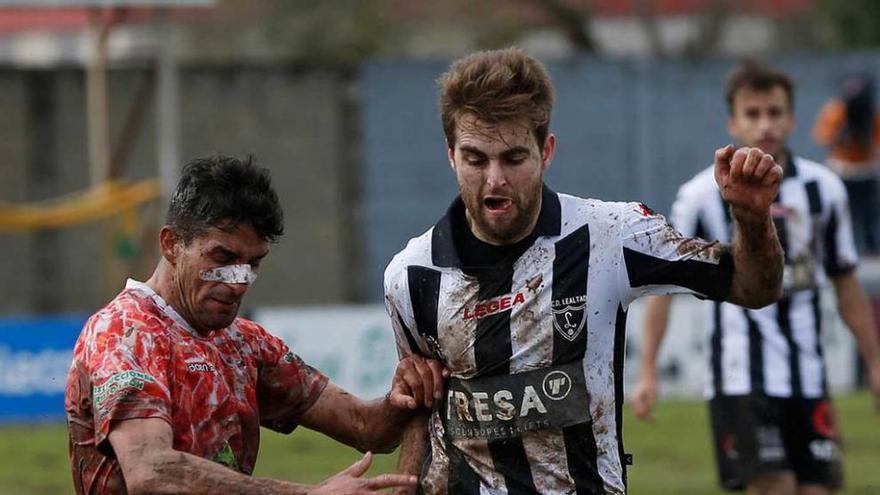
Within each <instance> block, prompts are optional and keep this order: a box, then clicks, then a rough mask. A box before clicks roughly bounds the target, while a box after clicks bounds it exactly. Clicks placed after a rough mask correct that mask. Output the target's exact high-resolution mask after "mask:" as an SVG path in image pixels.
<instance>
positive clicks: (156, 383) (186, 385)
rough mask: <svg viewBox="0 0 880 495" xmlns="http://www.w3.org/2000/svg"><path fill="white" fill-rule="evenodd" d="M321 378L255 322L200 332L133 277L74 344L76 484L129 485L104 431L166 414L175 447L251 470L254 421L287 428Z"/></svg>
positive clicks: (71, 383)
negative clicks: (127, 420) (120, 424)
mask: <svg viewBox="0 0 880 495" xmlns="http://www.w3.org/2000/svg"><path fill="white" fill-rule="evenodd" d="M327 381H328V380H327V377H325V376H324V375H323V374H321V373H320V372H318V371H317V370H315V369H314V368H312V367H310V366H308V365H307V364H305V363H304V362H303V361H302V360H301V359H300V358H299V357H298V356H297V355H295V354H294V353H293V352H291V351H290V349H288V347H287V346H286V345H285V344H284V342H282V341H281V340H280V339H278V338H277V337H275V336H273V335H270V334H269V333H268V332H266V330H264V329H263V328H262V327H260V326H259V325H257V324H256V323H254V322H251V321H248V320H245V319H242V318H238V319H236V320H235V321H234V322H233V323H232V325H230V326H229V327H227V328H224V329H222V330H216V331H214V332H211V333H210V334H209V335H206V336H203V335H200V334H198V333H197V332H196V331H195V330H193V329H192V327H190V326H189V325H188V324H187V323H186V321H184V320H183V319H182V318H181V317H180V316H179V315H178V314H177V313H176V312H175V311H174V309H172V308H171V307H170V306H169V305H168V304H167V303H166V302H165V301H164V300H163V299H162V298H161V297H160V296H159V295H158V294H156V293H155V292H153V290H152V289H150V288H149V287H148V286H147V285H145V284H143V283H140V282H135V281H132V280H130V281H129V282H128V284H127V285H126V288H125V290H124V291H123V292H122V293H120V294H119V295H118V296H116V298H115V299H114V300H113V301H111V302H110V303H109V304H108V305H107V306H105V307H104V308H103V309H102V310H100V311H99V312H97V313H96V314H95V315H93V316H92V317H91V318H90V319H89V320H88V321H87V322H86V325H85V327H84V328H83V331H82V333H81V334H80V336H79V339H78V340H77V343H76V347H75V348H74V357H73V364H72V365H71V368H70V373H69V375H68V380H67V390H66V393H65V408H66V411H67V423H68V435H69V450H70V461H71V468H72V469H73V479H74V486H75V489H76V493H77V494H78V495H84V494H91V493H100V494H124V493H126V489H125V482H124V480H123V477H122V473H121V471H120V467H119V464H118V462H117V461H116V458H115V456H114V454H113V450H112V447H111V445H110V442H109V441H108V438H107V437H108V435H109V433H110V430H111V428H112V427H113V424H114V422H116V421H121V420H126V419H131V418H159V419H162V420H164V421H166V422H167V423H168V424H169V425H171V427H172V430H173V434H174V449H176V450H180V451H183V452H188V453H190V454H194V455H197V456H199V457H203V458H206V459H210V460H213V461H215V462H218V463H220V464H223V465H225V466H228V467H229V468H231V469H235V470H237V471H239V472H242V473H245V474H250V473H251V472H252V471H253V469H254V464H255V462H256V458H257V451H258V449H259V440H260V426H261V425H262V426H265V427H267V428H270V429H272V430H275V431H279V432H283V433H289V432H291V431H293V429H294V428H295V427H296V423H297V418H298V417H299V415H301V414H302V413H303V412H305V411H306V410H307V409H308V408H309V407H310V406H311V405H312V404H313V403H314V402H315V401H316V400H317V398H318V396H319V395H320V394H321V392H322V391H323V390H324V387H325V386H326V384H327Z"/></svg>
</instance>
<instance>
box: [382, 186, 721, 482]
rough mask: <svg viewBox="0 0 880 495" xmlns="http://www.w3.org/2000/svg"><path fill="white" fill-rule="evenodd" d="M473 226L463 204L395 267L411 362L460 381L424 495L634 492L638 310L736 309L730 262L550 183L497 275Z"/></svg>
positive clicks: (443, 420) (449, 395)
mask: <svg viewBox="0 0 880 495" xmlns="http://www.w3.org/2000/svg"><path fill="white" fill-rule="evenodd" d="M464 222H466V221H465V220H464V205H463V203H462V202H461V199H460V198H459V199H457V200H456V201H455V202H454V203H453V204H452V206H451V207H450V209H449V211H448V212H447V214H446V216H444V218H443V219H442V220H440V222H438V223H437V224H436V225H435V226H434V227H432V228H431V229H430V230H428V231H427V232H426V233H424V234H423V235H421V236H419V237H416V238H414V239H412V240H410V241H409V243H408V244H407V246H406V248H405V249H404V250H403V251H401V252H400V253H398V254H397V255H396V256H395V257H394V259H393V260H392V261H391V263H390V264H389V266H388V267H387V269H386V271H385V295H386V303H387V306H388V311H389V314H390V316H391V320H392V322H393V326H394V331H395V334H396V339H397V343H398V347H399V350H400V352H401V354H409V353H411V352H415V353H418V354H421V355H424V356H430V357H434V358H437V359H439V360H440V361H442V362H443V364H444V365H445V366H447V367H448V368H449V369H450V370H451V372H452V377H451V378H450V379H449V380H448V382H447V391H446V396H445V398H444V400H443V401H442V403H441V404H440V405H439V406H437V407H435V410H434V411H433V413H432V416H431V419H430V423H429V436H430V442H429V450H430V451H429V453H428V456H427V458H426V460H425V464H424V466H423V471H422V475H421V480H420V484H421V489H422V490H423V492H424V493H427V494H447V493H449V494H520V493H530V494H533V493H542V494H550V493H553V494H559V493H571V494H603V495H604V494H607V493H612V494H622V493H625V489H626V488H625V464H626V462H625V455H624V452H623V444H622V441H621V405H622V400H623V397H622V393H623V383H622V378H623V375H622V366H623V351H624V342H625V338H624V329H625V324H626V309H627V307H628V305H629V304H630V302H632V301H633V300H634V299H635V298H637V297H639V296H641V295H645V294H651V293H674V292H690V293H695V294H697V295H699V296H700V297H705V298H711V299H723V298H724V297H726V294H727V292H728V291H729V288H730V283H731V280H732V276H733V266H732V261H731V257H730V254H729V253H728V251H727V250H725V249H723V248H721V247H720V246H718V245H717V244H715V243H705V242H703V241H700V240H692V239H687V238H685V237H682V236H681V235H680V234H679V233H677V232H675V231H674V230H673V229H672V228H671V227H670V226H669V225H668V224H667V223H666V220H665V219H664V218H663V217H662V216H659V215H656V214H654V213H653V212H652V211H651V210H650V209H648V208H647V207H645V206H644V205H641V204H639V203H609V202H602V201H597V200H589V199H581V198H577V197H573V196H569V195H565V194H557V193H555V192H553V191H551V190H549V189H548V188H546V187H545V188H544V191H543V197H542V207H541V212H540V215H539V218H538V222H537V225H536V227H535V230H534V232H533V234H532V236H531V238H530V239H529V240H527V241H526V243H525V245H523V246H522V248H521V249H516V250H514V251H511V252H510V255H509V256H507V257H505V258H503V259H500V260H499V261H498V263H495V264H493V265H492V266H466V265H465V264H464V263H463V261H462V260H463V259H472V257H468V256H464V255H463V254H466V253H462V252H460V251H459V250H460V248H461V246H462V245H463V243H462V242H460V240H459V239H457V234H456V232H457V231H459V232H460V231H461V228H460V227H459V228H456V227H455V226H456V225H462V224H463V223H464ZM464 225H466V224H464ZM466 229H467V227H465V230H466ZM467 232H468V233H469V231H467ZM471 235H472V234H471Z"/></svg>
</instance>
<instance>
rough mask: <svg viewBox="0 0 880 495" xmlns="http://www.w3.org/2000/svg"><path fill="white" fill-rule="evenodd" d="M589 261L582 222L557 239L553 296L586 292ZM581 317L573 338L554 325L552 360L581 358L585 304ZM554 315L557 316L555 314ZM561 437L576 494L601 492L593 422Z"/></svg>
mask: <svg viewBox="0 0 880 495" xmlns="http://www.w3.org/2000/svg"><path fill="white" fill-rule="evenodd" d="M589 265H590V229H589V225H584V226H583V227H581V228H579V229H577V230H576V231H574V232H572V233H571V234H569V235H568V236H566V237H565V238H563V239H561V240H559V241H557V242H556V249H555V258H554V259H553V287H552V300H553V301H559V300H564V299H566V298H578V297H583V296H586V294H587V275H588V271H589ZM551 305H552V303H551ZM582 317H583V318H584V326H583V328H582V329H581V331H580V333H578V335H577V336H576V337H575V338H574V339H572V340H569V339H568V338H566V337H565V336H563V335H562V333H560V331H558V330H556V329H555V328H554V330H553V364H564V363H570V362H572V361H575V360H583V358H584V353H585V352H586V350H587V324H586V320H588V319H589V313H588V308H584V310H583V313H582ZM553 318H554V319H555V318H556V315H555V314H554V316H553ZM562 439H563V442H564V443H565V456H566V459H567V461H568V472H569V474H570V475H571V477H572V479H573V480H574V484H575V489H576V493H577V495H592V494H596V493H603V492H604V484H603V482H602V477H601V476H600V475H599V468H598V456H599V451H598V447H597V446H596V437H595V435H593V425H592V423H591V422H586V423H580V424H577V425H572V426H569V427H567V428H563V429H562Z"/></svg>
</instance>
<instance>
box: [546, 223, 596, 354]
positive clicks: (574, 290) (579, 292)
mask: <svg viewBox="0 0 880 495" xmlns="http://www.w3.org/2000/svg"><path fill="white" fill-rule="evenodd" d="M555 251H556V257H555V258H554V259H553V290H552V294H553V295H552V300H553V301H560V300H564V299H566V298H578V297H586V295H587V274H588V271H589V266H590V228H589V225H584V226H583V227H581V228H579V229H577V230H576V231H574V232H572V233H571V234H569V235H568V236H566V237H564V238H563V239H561V240H559V241H557V242H556V250H555ZM585 304H586V303H585ZM551 305H552V303H551ZM554 309H555V308H554ZM587 309H588V308H585V309H584V310H583V313H582V317H583V321H584V326H583V328H582V329H581V331H580V333H578V334H577V336H576V337H575V338H574V339H573V340H569V339H568V338H566V337H565V336H563V335H562V334H561V333H560V332H559V331H554V332H553V363H555V364H563V363H569V362H571V361H574V360H576V359H583V357H584V353H585V352H586V350H587V321H588V320H589V317H588V312H587ZM554 318H555V315H554Z"/></svg>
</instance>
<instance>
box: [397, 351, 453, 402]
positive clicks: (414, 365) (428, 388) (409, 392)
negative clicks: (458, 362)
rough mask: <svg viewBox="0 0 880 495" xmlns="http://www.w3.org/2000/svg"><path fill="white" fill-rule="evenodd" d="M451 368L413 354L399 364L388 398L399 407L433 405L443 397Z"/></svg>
mask: <svg viewBox="0 0 880 495" xmlns="http://www.w3.org/2000/svg"><path fill="white" fill-rule="evenodd" d="M448 376H449V370H447V369H446V368H444V367H443V365H442V364H440V362H439V361H436V360H434V359H426V358H423V357H421V356H419V355H416V354H412V355H409V356H406V357H404V358H403V359H401V360H400V362H399V363H398V364H397V371H395V372H394V378H393V379H392V381H391V392H389V393H388V400H389V402H391V405H392V406H394V407H397V408H398V409H416V408H417V407H419V406H420V405H422V404H424V406H425V407H429V408H430V407H433V405H434V401H435V400H439V399H441V398H443V389H444V385H445V381H446V377H448Z"/></svg>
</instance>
